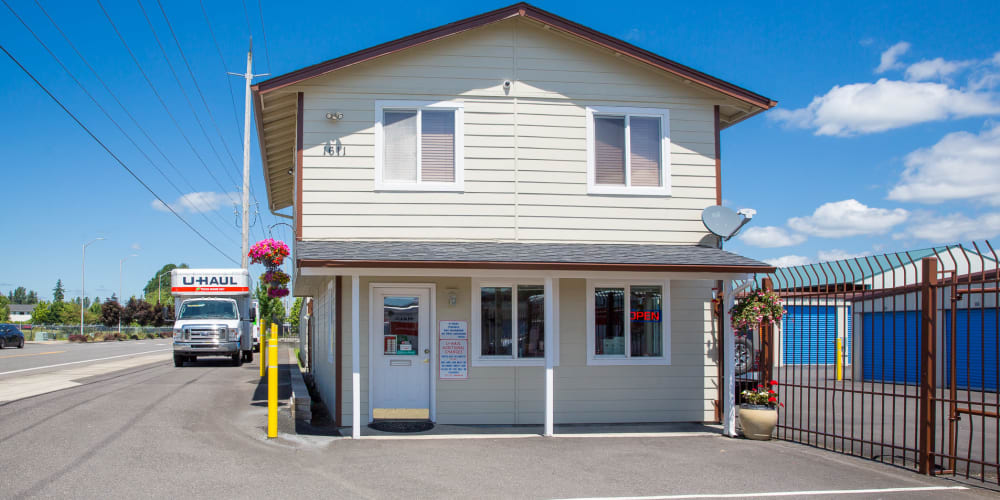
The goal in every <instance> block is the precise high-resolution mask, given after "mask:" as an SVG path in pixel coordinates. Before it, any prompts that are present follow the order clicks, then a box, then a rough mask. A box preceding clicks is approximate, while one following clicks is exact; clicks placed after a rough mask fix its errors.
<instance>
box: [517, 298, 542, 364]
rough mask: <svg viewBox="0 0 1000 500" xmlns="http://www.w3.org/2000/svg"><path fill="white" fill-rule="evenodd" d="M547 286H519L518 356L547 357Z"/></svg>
mask: <svg viewBox="0 0 1000 500" xmlns="http://www.w3.org/2000/svg"><path fill="white" fill-rule="evenodd" d="M544 347H545V287H543V286H541V285H518V287H517V357H519V358H544V357H545V349H544Z"/></svg>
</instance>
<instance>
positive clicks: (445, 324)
mask: <svg viewBox="0 0 1000 500" xmlns="http://www.w3.org/2000/svg"><path fill="white" fill-rule="evenodd" d="M439 323H440V326H439V328H440V330H441V339H451V340H469V326H468V323H466V322H465V321H440V322H439Z"/></svg>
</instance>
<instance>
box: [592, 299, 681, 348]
mask: <svg viewBox="0 0 1000 500" xmlns="http://www.w3.org/2000/svg"><path fill="white" fill-rule="evenodd" d="M591 290H592V293H593V306H592V307H593V310H592V311H588V315H590V318H591V319H590V321H591V325H592V327H591V329H589V330H588V335H589V340H588V343H590V344H591V345H592V349H593V350H592V351H591V353H592V354H591V359H593V360H595V361H596V360H600V359H605V360H610V361H608V362H609V363H611V364H615V363H616V362H615V361H614V359H615V358H617V359H619V360H620V361H622V362H623V363H626V364H627V363H628V362H629V361H628V360H630V359H634V360H639V359H642V358H646V359H649V358H657V361H650V362H654V363H664V362H667V363H669V360H668V359H667V358H669V356H668V355H667V354H666V353H665V350H666V347H667V346H666V342H665V338H664V336H665V335H666V331H665V330H664V326H663V323H664V322H665V321H666V318H667V316H664V309H665V308H668V307H669V305H665V303H664V302H665V301H664V287H663V286H662V285H657V284H634V285H633V284H622V285H619V286H592V288H591ZM637 362H638V363H640V364H641V363H644V362H641V361H637Z"/></svg>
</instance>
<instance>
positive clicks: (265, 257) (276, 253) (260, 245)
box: [247, 238, 291, 269]
mask: <svg viewBox="0 0 1000 500" xmlns="http://www.w3.org/2000/svg"><path fill="white" fill-rule="evenodd" d="M290 253H291V251H290V250H289V249H288V245H286V244H285V243H284V242H282V241H278V240H273V239H270V238H268V239H266V240H261V241H258V242H257V243H254V245H253V246H252V247H250V252H249V253H248V254H247V256H248V257H250V261H251V262H253V263H254V264H263V265H264V267H267V268H268V269H275V268H277V267H278V266H280V265H281V263H282V262H284V260H285V257H288V255H289V254H290Z"/></svg>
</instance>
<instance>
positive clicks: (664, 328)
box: [587, 280, 671, 366]
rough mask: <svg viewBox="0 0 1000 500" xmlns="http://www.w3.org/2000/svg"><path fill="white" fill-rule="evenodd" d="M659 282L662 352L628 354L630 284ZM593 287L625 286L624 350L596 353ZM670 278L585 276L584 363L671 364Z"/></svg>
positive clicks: (657, 283)
mask: <svg viewBox="0 0 1000 500" xmlns="http://www.w3.org/2000/svg"><path fill="white" fill-rule="evenodd" d="M650 285H652V286H661V287H663V310H662V311H660V328H661V331H660V333H661V335H660V337H661V339H662V341H663V347H662V348H661V351H660V352H662V353H663V356H658V357H651V356H642V357H634V358H633V357H631V356H630V353H629V351H630V350H631V348H632V342H631V336H632V328H631V322H630V321H629V312H630V310H631V308H632V301H631V294H630V291H629V290H630V287H632V286H650ZM596 288H624V289H625V354H624V355H618V354H601V355H597V354H595V346H596V345H597V340H596V337H597V332H596V328H595V325H594V322H595V321H596V319H597V314H596V311H595V309H594V308H595V301H594V289H596ZM670 306H671V304H670V280H615V281H603V280H587V364H588V365H594V366H601V365H603V366H613V365H670V339H671V328H670V309H671V307H670Z"/></svg>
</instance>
